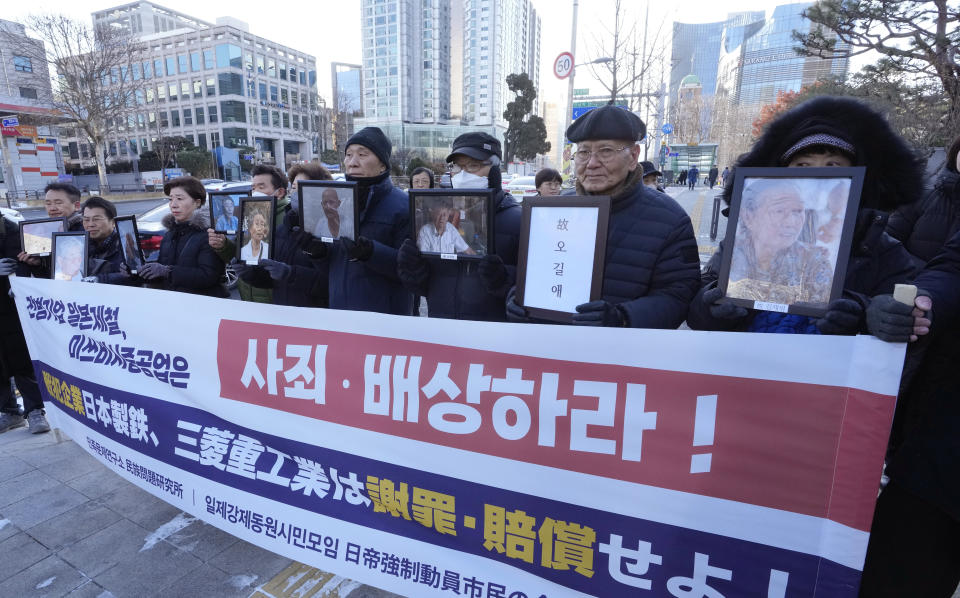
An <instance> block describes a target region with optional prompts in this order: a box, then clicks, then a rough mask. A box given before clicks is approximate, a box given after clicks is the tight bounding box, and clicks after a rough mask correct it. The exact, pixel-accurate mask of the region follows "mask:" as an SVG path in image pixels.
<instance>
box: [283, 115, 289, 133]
mask: <svg viewBox="0 0 960 598" xmlns="http://www.w3.org/2000/svg"><path fill="white" fill-rule="evenodd" d="M283 128H284V129H289V128H290V114H288V113H287V112H284V113H283Z"/></svg>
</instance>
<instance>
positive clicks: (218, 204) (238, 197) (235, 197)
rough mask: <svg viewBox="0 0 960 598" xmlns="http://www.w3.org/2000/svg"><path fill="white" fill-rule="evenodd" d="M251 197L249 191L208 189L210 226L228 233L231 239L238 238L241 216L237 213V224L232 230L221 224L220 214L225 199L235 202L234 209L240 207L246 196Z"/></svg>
mask: <svg viewBox="0 0 960 598" xmlns="http://www.w3.org/2000/svg"><path fill="white" fill-rule="evenodd" d="M247 197H250V192H249V191H207V209H208V210H209V211H210V228H212V229H213V230H214V232H217V233H220V234H223V235H227V237H228V238H229V239H230V240H234V239H236V238H237V232H238V231H239V230H240V216H239V215H238V214H235V217H236V219H237V226H236V228H235V229H233V230H230V229H229V227H221V226H220V222H219V219H220V216H221V215H222V213H223V200H224V199H230V200H232V201H233V203H234V207H233V209H234V210H236V209H238V208H239V207H240V202H241V201H243V199H244V198H247Z"/></svg>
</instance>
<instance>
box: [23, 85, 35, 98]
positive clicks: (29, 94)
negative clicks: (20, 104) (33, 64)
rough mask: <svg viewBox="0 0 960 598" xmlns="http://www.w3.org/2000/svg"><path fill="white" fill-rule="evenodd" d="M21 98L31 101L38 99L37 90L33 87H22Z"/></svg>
mask: <svg viewBox="0 0 960 598" xmlns="http://www.w3.org/2000/svg"><path fill="white" fill-rule="evenodd" d="M20 97H21V98H27V99H29V100H35V99H37V90H36V89H34V88H33V87H21V88H20Z"/></svg>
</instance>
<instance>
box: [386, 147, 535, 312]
mask: <svg viewBox="0 0 960 598" xmlns="http://www.w3.org/2000/svg"><path fill="white" fill-rule="evenodd" d="M502 156H503V154H502V152H501V149H500V142H499V141H498V140H497V139H496V138H495V137H493V136H491V135H488V134H487V133H464V134H463V135H460V136H459V137H457V138H456V139H454V140H453V148H452V151H451V152H450V155H449V156H447V162H448V163H449V164H450V171H451V172H452V173H453V176H452V177H451V182H452V183H453V187H454V189H492V190H493V200H492V205H491V206H489V207H488V209H490V210H493V217H494V228H493V231H494V234H495V235H496V239H495V243H494V251H495V253H491V254H488V255H486V256H484V257H483V258H482V259H481V261H480V262H479V263H471V262H469V261H464V260H456V261H453V260H431V261H427V260H426V259H424V258H423V256H422V255H421V254H420V249H419V248H418V247H417V244H416V243H414V241H413V240H411V239H407V240H406V241H404V243H403V245H402V246H401V247H400V251H399V253H398V256H397V273H398V274H399V275H400V280H401V281H403V284H404V287H406V289H407V290H408V291H410V292H411V293H413V294H414V295H420V296H423V297H426V298H427V309H428V310H429V315H430V317H431V318H452V319H457V320H483V321H488V322H497V321H505V320H506V317H507V316H506V310H505V309H504V299H505V298H506V296H507V291H508V290H509V289H510V287H512V286H513V284H514V281H515V280H516V270H517V249H518V246H519V242H520V214H521V210H520V204H518V203H517V202H516V201H515V200H514V199H513V197H512V196H511V195H510V194H509V193H507V192H506V191H504V190H503V186H502V181H501V177H500V159H501V158H502ZM447 226H449V227H450V229H452V230H453V232H454V233H455V232H456V229H453V227H452V226H450V225H449V224H448V225H447Z"/></svg>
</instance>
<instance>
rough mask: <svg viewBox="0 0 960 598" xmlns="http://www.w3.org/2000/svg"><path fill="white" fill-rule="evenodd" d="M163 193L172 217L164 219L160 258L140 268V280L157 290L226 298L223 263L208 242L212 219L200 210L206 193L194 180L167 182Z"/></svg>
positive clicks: (201, 185)
mask: <svg viewBox="0 0 960 598" xmlns="http://www.w3.org/2000/svg"><path fill="white" fill-rule="evenodd" d="M163 192H164V193H165V194H166V195H167V197H168V198H169V199H170V214H168V215H167V216H165V217H164V219H163V225H164V226H165V227H166V228H167V232H166V234H164V235H163V241H161V242H160V257H159V258H158V259H157V261H156V262H148V263H146V264H144V265H143V267H142V268H141V269H140V272H139V274H140V277H141V278H143V279H144V280H146V281H147V282H148V283H150V285H151V286H154V287H156V288H161V289H166V290H168V291H180V292H183V293H193V294H195V295H209V296H211V297H226V296H227V293H226V291H225V290H224V288H223V285H222V284H221V279H222V278H223V273H224V264H223V261H222V260H221V259H220V258H219V257H218V256H217V254H216V252H214V250H213V248H212V247H210V244H209V242H208V240H207V229H208V228H210V218H209V216H208V215H207V211H206V210H204V209H201V208H202V207H203V204H204V202H205V201H206V197H207V192H206V190H205V189H204V188H203V183H201V182H200V181H199V180H197V179H195V178H193V177H189V176H186V177H179V178H175V179H173V180H171V181H168V182H167V184H166V185H164V186H163Z"/></svg>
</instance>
